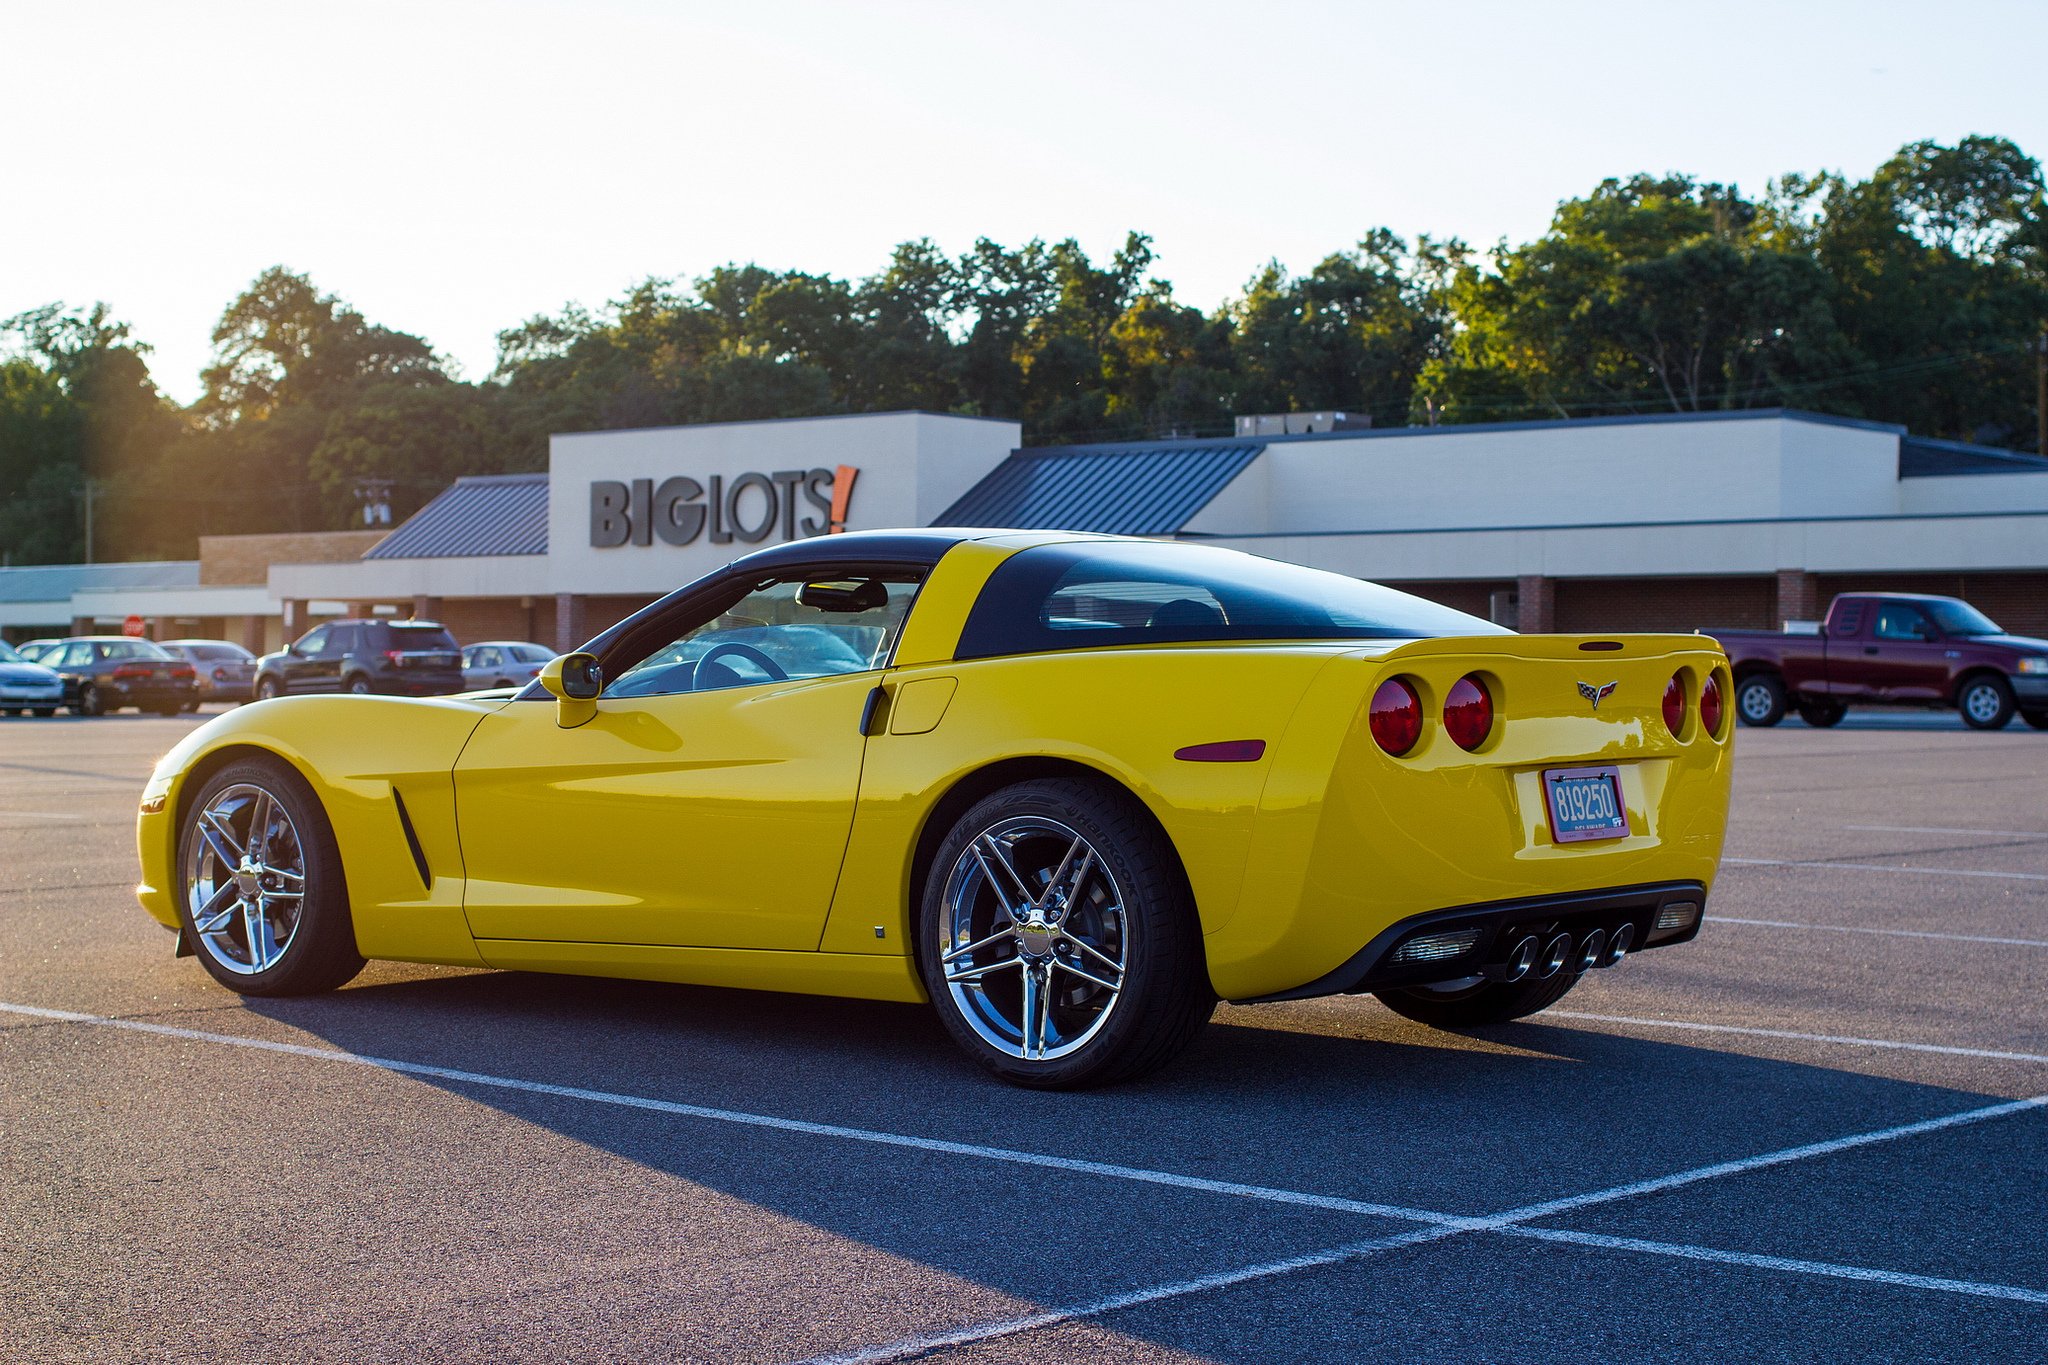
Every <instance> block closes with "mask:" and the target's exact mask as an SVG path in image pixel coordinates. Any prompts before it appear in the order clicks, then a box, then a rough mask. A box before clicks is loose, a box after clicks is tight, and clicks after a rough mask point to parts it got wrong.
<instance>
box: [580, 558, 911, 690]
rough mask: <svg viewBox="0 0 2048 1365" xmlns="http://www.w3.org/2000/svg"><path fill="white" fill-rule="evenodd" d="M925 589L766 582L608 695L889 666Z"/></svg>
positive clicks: (880, 579) (623, 678)
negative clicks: (912, 607)
mask: <svg viewBox="0 0 2048 1365" xmlns="http://www.w3.org/2000/svg"><path fill="white" fill-rule="evenodd" d="M917 586H918V580H917V579H915V578H913V577H912V576H910V575H908V574H904V573H900V572H894V573H888V574H875V575H853V576H835V577H832V578H829V579H827V578H814V579H802V578H791V579H778V580H776V581H774V582H771V583H766V584H763V585H761V586H758V587H755V588H753V589H752V590H751V591H746V592H743V593H739V594H738V595H736V596H735V597H733V598H731V599H728V600H729V605H726V606H725V607H724V609H723V610H721V611H719V612H717V613H716V614H715V615H711V616H709V617H707V618H706V619H703V620H700V621H698V622H696V623H694V624H692V625H690V626H689V627H688V628H687V629H685V630H683V631H681V632H680V633H679V634H678V635H677V636H676V638H675V639H673V640H671V641H670V642H668V643H667V644H664V645H662V646H660V647H659V648H657V649H655V650H654V652H653V653H651V654H649V655H647V657H645V658H644V659H641V660H640V661H639V662H638V663H636V664H634V665H633V666H632V667H630V668H627V669H625V670H624V671H622V672H621V673H620V674H619V675H618V677H617V678H616V679H614V680H613V681H612V682H611V684H610V685H609V686H607V687H606V688H605V691H604V694H605V695H606V696H607V697H659V696H669V695H673V694H675V693H678V692H712V691H717V690H719V689H722V688H727V687H753V686H758V685H759V684H761V683H770V682H783V681H786V680H788V679H792V678H824V677H832V676H835V675H838V674H843V673H861V672H865V671H866V670H868V669H871V668H881V667H883V666H884V665H886V664H887V663H888V661H889V656H890V654H891V652H892V651H894V649H895V647H896V636H897V634H898V632H900V631H901V630H902V628H903V621H904V618H905V617H906V616H908V615H909V614H910V602H911V599H912V598H913V597H915V596H916V594H917Z"/></svg>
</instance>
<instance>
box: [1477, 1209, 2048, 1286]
mask: <svg viewBox="0 0 2048 1365" xmlns="http://www.w3.org/2000/svg"><path fill="white" fill-rule="evenodd" d="M1501 1231H1502V1232H1504V1233H1506V1234H1507V1235H1508V1236H1510V1237H1529V1238H1534V1239H1535V1240H1537V1241H1539V1242H1569V1243H1572V1244H1573V1245H1576V1246H1588V1247H1605V1248H1607V1249H1609V1250H1612V1251H1646V1252H1649V1253H1650V1254H1651V1255H1653V1256H1676V1257H1679V1258H1681V1259H1683V1260H1688V1261H1713V1262H1716V1263H1718V1264H1721V1265H1746V1266H1754V1267H1755V1268H1756V1269H1758V1270H1779V1271H1785V1272H1788V1273H1790V1274H1794V1275H1821V1276H1827V1277H1831V1278H1834V1279H1838V1280H1863V1281H1866V1282H1869V1283H1872V1284H1892V1285H1898V1286H1900V1287H1902V1288H1905V1289H1936V1290H1940V1291H1942V1292H1943V1293H1947V1294H1970V1295H1974V1296H1976V1297H1978V1298H1984V1299H2011V1300H2013V1301H2015V1302H2017V1303H2042V1304H2048V1292H2044V1291H2042V1290H2039V1289H2022V1288H2020V1287H2019V1286H2017V1285H2010V1284H1983V1283H1980V1282H1978V1281H1976V1280H1946V1279H1941V1278H1939V1277H1937V1276H1933V1275H1908V1274H1905V1273H1903V1272H1901V1271H1897V1270H1874V1269H1871V1268H1870V1267H1868V1266H1859V1265H1840V1264H1838V1263H1836V1262H1834V1261H1801V1260H1795V1259H1792V1258H1790V1257H1786V1256H1759V1255H1757V1254H1755V1253H1754V1252H1748V1251H1721V1250H1718V1249H1716V1248H1714V1247H1702V1246H1688V1245H1685V1244H1683V1243H1678V1242H1649V1241H1644V1240H1643V1239H1642V1238H1639V1237H1610V1236H1608V1235H1606V1234H1605V1233H1599V1232H1571V1231H1568V1230H1566V1229H1563V1228H1502V1229H1501ZM1444 1235H1446V1236H1449V1235H1451V1234H1448V1233H1446V1234H1444Z"/></svg>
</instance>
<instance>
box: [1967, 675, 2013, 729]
mask: <svg viewBox="0 0 2048 1365" xmlns="http://www.w3.org/2000/svg"><path fill="white" fill-rule="evenodd" d="M1956 710H1958V711H1960V712H1962V714H1963V724H1965V725H1967V726H1969V727H1970V728H1971V729H1972V730H2003V729H2004V728H2005V727H2006V726H2007V725H2009V724H2011V723H2012V717H2013V713H2014V712H2015V711H2017V710H2019V704H2018V703H2017V702H2015V701H2014V700H2013V695H2012V684H2010V683H2008V682H2007V681H2006V680H2005V679H2004V678H2001V677H1999V676H1998V675H1997V674H1996V673H1980V674H1978V675H1977V676H1976V677H1974V678H1972V679H1970V680H1969V681H1968V682H1966V683H1964V684H1963V690H1962V691H1961V692H1960V693H1958V694H1957V695H1956Z"/></svg>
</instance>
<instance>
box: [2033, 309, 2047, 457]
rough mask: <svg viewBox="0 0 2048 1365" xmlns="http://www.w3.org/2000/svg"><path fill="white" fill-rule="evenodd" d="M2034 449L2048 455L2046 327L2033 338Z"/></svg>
mask: <svg viewBox="0 0 2048 1365" xmlns="http://www.w3.org/2000/svg"><path fill="white" fill-rule="evenodd" d="M2034 423H2035V426H2036V428H2037V430H2036V432H2035V445H2034V449H2035V450H2037V451H2039V452H2040V453H2041V454H2043V455H2048V327H2043V328H2042V329H2041V335H2040V336H2038V337H2035V338H2034Z"/></svg>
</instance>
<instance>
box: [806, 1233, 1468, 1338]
mask: <svg viewBox="0 0 2048 1365" xmlns="http://www.w3.org/2000/svg"><path fill="white" fill-rule="evenodd" d="M1460 1231H1461V1229H1458V1228H1417V1229H1415V1230H1414V1231H1412V1232H1403V1233H1397V1234H1395V1235H1394V1236H1392V1237H1375V1238H1372V1239H1371V1240H1369V1241H1364V1242H1347V1243H1346V1244H1345V1245H1343V1246H1340V1247H1331V1248H1330V1249H1329V1250H1327V1251H1312V1252H1310V1253H1308V1254H1307V1255H1305V1256H1290V1257H1288V1258H1287V1259H1286V1260H1284V1261H1267V1262H1264V1263H1263V1264H1260V1265H1252V1266H1246V1267H1244V1268H1243V1269H1242V1270H1227V1271H1224V1272H1222V1273H1221V1274H1217V1275H1204V1276H1202V1277H1200V1278H1199V1279H1193V1280H1178V1281H1176V1282H1174V1283H1173V1284H1161V1285H1154V1286H1152V1287H1151V1288H1149V1289H1134V1290H1132V1291H1131V1292H1129V1293H1127V1294H1112V1295H1110V1296H1109V1297H1108V1298H1102V1299H1097V1300H1095V1301H1094V1302H1093V1303H1084V1304H1075V1305H1073V1306H1071V1307H1068V1308H1049V1309H1047V1310H1046V1311H1044V1312H1042V1313H1026V1314H1022V1315H1020V1316H1017V1317H1012V1318H999V1319H996V1320H995V1321H993V1322H983V1323H977V1324H974V1325H972V1326H968V1327H960V1328H955V1329H953V1330H951V1331H945V1332H926V1333H924V1334H922V1335H919V1336H914V1337H904V1338H902V1339H901V1340H899V1341H891V1342H887V1343H885V1344H883V1345H880V1346H867V1347H863V1348H861V1349H860V1350H857V1351H846V1352H843V1353H838V1354H834V1355H827V1356H813V1357H812V1358H811V1359H809V1360H807V1361H805V1362H803V1365H879V1363H880V1362H882V1361H889V1360H903V1359H906V1358H908V1357H910V1356H917V1355H923V1354H925V1353H926V1352H928V1351H942V1350H945V1349H946V1348H947V1347H950V1346H972V1345H974V1344H976V1343H977V1342H983V1341H993V1340H996V1339H997V1338H1000V1337H1011V1336H1015V1335H1017V1334H1018V1333H1019V1332H1029V1331H1032V1330H1034V1329H1036V1328H1039V1327H1056V1326H1058V1325H1059V1324H1061V1323H1063V1322H1076V1321H1079V1320H1080V1319H1083V1318H1098V1317H1101V1316H1102V1315H1103V1314H1105V1313H1114V1312H1117V1311H1118V1310H1120V1309H1125V1308H1137V1307H1141V1306H1142V1305H1144V1304H1148V1303H1158V1302H1160V1301H1161V1300H1163V1299H1178V1298H1183V1297H1185V1296H1187V1295H1189V1294H1202V1293H1206V1292H1208V1291H1209V1290H1212V1289H1230V1288H1234V1287H1235V1286H1237V1285H1241V1284H1250V1283H1251V1282H1252V1281H1254V1280H1265V1279H1271V1278H1272V1277H1273V1276H1275V1275H1287V1274H1291V1273H1293V1272H1294V1271H1297V1270H1313V1269H1315V1268H1316V1267H1318V1266H1326V1265H1337V1264H1340V1263H1341V1262H1344V1261H1353V1260H1360V1259H1362V1258H1364V1257H1367V1256H1371V1255H1374V1254H1376V1253H1378V1252H1382V1251H1394V1250H1396V1249H1398V1248H1401V1247H1409V1246H1419V1245H1421V1244H1422V1243H1424V1242H1435V1241H1441V1240H1442V1239H1443V1238H1445V1237H1455V1236H1457V1235H1458V1233H1459V1232H1460Z"/></svg>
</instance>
